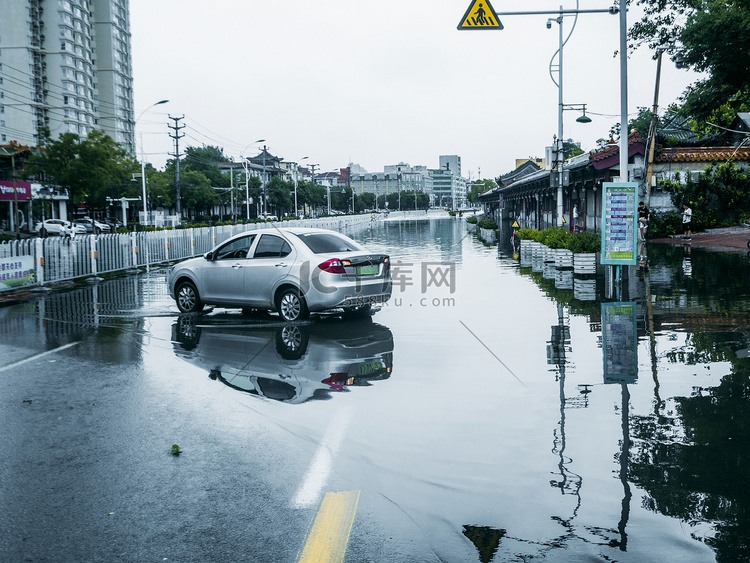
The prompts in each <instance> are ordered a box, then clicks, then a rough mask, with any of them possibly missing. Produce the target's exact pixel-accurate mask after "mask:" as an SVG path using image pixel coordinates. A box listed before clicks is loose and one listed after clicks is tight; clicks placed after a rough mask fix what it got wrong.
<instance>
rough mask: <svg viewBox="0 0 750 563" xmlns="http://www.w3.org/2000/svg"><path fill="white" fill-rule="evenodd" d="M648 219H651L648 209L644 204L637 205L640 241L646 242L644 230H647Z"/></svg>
mask: <svg viewBox="0 0 750 563" xmlns="http://www.w3.org/2000/svg"><path fill="white" fill-rule="evenodd" d="M649 219H651V213H650V212H649V210H648V207H646V204H645V203H643V202H640V203H639V204H638V233H639V234H640V237H639V238H640V239H641V240H646V229H648V221H649Z"/></svg>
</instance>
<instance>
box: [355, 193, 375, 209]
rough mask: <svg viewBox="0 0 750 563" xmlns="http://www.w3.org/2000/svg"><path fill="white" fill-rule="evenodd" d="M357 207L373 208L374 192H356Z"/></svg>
mask: <svg viewBox="0 0 750 563" xmlns="http://www.w3.org/2000/svg"><path fill="white" fill-rule="evenodd" d="M357 209H358V210H360V211H364V210H365V209H375V194H374V193H371V192H365V193H363V194H362V193H357Z"/></svg>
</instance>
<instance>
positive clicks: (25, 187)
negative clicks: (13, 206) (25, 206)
mask: <svg viewBox="0 0 750 563" xmlns="http://www.w3.org/2000/svg"><path fill="white" fill-rule="evenodd" d="M15 184H16V193H17V194H18V195H17V196H15V195H13V181H12V180H0V201H29V200H31V184H30V183H29V182H21V181H20V180H16V182H15Z"/></svg>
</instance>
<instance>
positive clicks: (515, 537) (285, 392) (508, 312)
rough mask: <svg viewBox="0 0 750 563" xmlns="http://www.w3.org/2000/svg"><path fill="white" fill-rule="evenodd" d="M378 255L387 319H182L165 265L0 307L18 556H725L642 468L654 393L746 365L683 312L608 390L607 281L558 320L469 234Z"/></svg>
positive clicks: (0, 541)
mask: <svg viewBox="0 0 750 563" xmlns="http://www.w3.org/2000/svg"><path fill="white" fill-rule="evenodd" d="M355 238H358V239H359V240H361V241H362V242H364V244H366V245H367V246H368V247H369V248H370V249H372V250H373V251H388V252H389V253H390V254H391V255H392V256H393V257H394V260H395V261H398V262H400V263H401V266H400V268H401V271H400V275H399V283H398V284H397V286H396V288H395V291H394V297H393V299H392V301H391V302H390V303H389V305H388V306H386V307H383V309H382V310H380V311H379V312H377V313H376V314H375V315H374V316H373V317H372V318H371V319H360V320H359V321H355V322H346V321H344V320H342V319H341V318H339V317H336V316H335V315H334V316H331V315H323V316H315V317H313V318H312V319H311V320H310V322H307V323H304V324H302V325H298V326H295V327H292V328H289V327H286V326H284V325H282V324H280V323H279V322H278V321H277V319H276V318H274V317H265V316H256V317H247V316H243V315H241V314H240V313H239V312H238V311H231V310H222V309H215V310H212V311H208V312H206V313H204V314H201V315H196V316H187V317H186V316H180V315H179V314H178V313H177V308H176V306H175V304H174V303H173V302H172V301H171V299H170V298H169V297H168V295H167V294H166V285H165V270H164V269H157V270H153V271H151V272H148V273H140V274H138V275H135V276H127V277H122V278H116V279H112V280H107V281H103V282H100V283H98V284H84V285H83V286H81V287H75V288H70V289H68V290H66V291H59V292H52V293H48V294H44V295H33V296H30V297H29V299H28V300H26V301H23V302H21V303H17V304H13V305H7V306H3V307H0V335H1V336H2V338H1V339H0V358H2V360H1V361H0V428H2V429H3V432H2V439H0V561H3V562H4V561H11V562H16V561H19V562H21V561H54V562H58V561H62V562H68V561H70V562H78V561H85V562H89V561H95V562H99V561H101V562H110V561H128V562H129V561H133V562H142V561H176V562H198V561H200V562H205V561H217V562H223V561H251V562H256V561H257V562H277V561H278V562H291V561H304V562H307V561H324V560H326V559H324V558H322V557H316V556H315V555H310V554H309V552H308V551H307V550H308V549H312V548H311V546H313V547H318V548H321V549H322V550H323V552H325V553H327V554H329V555H330V554H335V553H339V554H340V557H338V558H335V557H334V560H338V561H342V560H343V561H346V562H349V563H351V562H370V561H373V562H391V561H393V562H402V561H409V562H412V561H414V562H422V561H425V562H436V561H445V562H454V561H455V562H462V563H463V562H478V561H479V562H489V561H495V562H497V561H523V560H529V559H531V558H534V559H537V560H547V561H580V560H596V561H599V560H612V561H614V560H616V561H624V562H630V561H637V562H641V561H666V560H680V561H696V562H697V561H701V562H702V561H715V560H716V558H715V554H714V552H713V551H712V550H711V548H710V547H709V546H708V545H707V543H706V542H704V541H702V538H703V537H704V536H709V535H710V530H709V529H708V523H704V522H701V521H697V522H691V523H690V525H689V526H688V525H686V524H685V522H684V521H682V520H680V519H679V518H676V517H673V516H671V515H666V514H662V513H659V512H657V511H654V510H653V509H651V508H650V506H651V505H652V504H653V503H652V502H651V503H650V502H649V501H650V497H649V492H650V491H649V490H648V487H649V484H648V483H646V482H645V479H642V480H641V481H640V482H639V484H638V485H636V484H635V482H629V481H628V478H627V471H626V470H625V469H624V467H625V466H624V465H623V464H622V463H620V459H621V457H620V456H621V454H622V447H623V443H624V440H625V438H626V434H625V433H626V432H628V431H629V430H628V428H629V427H628V421H627V416H626V415H623V413H630V416H632V417H633V419H634V420H635V419H636V417H637V416H644V417H645V416H648V415H649V413H652V412H653V410H654V406H653V400H654V397H653V395H654V391H653V389H652V385H651V384H650V383H649V382H651V381H653V380H656V378H657V375H656V374H658V376H659V380H658V386H657V390H658V393H659V394H660V397H661V398H660V400H662V402H664V403H665V404H667V405H668V406H669V408H672V407H671V405H673V404H674V402H675V401H677V399H675V397H677V398H680V397H686V396H689V395H690V394H691V393H693V392H694V390H695V388H697V387H700V388H704V389H709V388H711V387H712V386H714V385H717V383H718V381H719V380H720V377H721V376H722V375H723V374H724V373H726V370H727V367H726V364H725V363H721V362H718V361H717V362H714V363H713V364H709V365H696V364H695V363H690V362H687V361H685V362H683V363H681V362H679V361H675V360H674V357H675V355H674V354H673V355H670V354H669V351H670V350H676V351H677V352H676V354H677V353H679V351H680V350H684V349H686V348H687V347H688V346H689V338H688V337H687V336H686V334H687V331H688V329H687V328H682V326H681V325H680V323H681V322H684V320H683V319H682V317H677V320H675V316H674V315H675V313H674V311H673V309H671V308H669V307H671V305H668V304H667V305H661V307H663V308H664V309H663V310H661V313H660V314H663V315H665V317H664V318H665V319H666V320H668V321H669V325H668V326H667V325H666V320H665V326H667V328H664V329H662V330H660V331H659V332H657V333H655V334H654V336H653V340H651V341H649V340H648V339H646V338H645V337H643V334H644V333H643V330H644V324H643V321H642V319H640V317H639V320H638V323H639V324H638V326H639V331H640V332H639V334H640V335H641V337H642V339H641V341H640V343H639V346H640V351H639V356H638V365H639V370H640V372H642V373H641V374H640V381H638V378H636V379H635V380H634V381H633V383H632V384H630V385H625V384H619V383H618V384H608V382H607V381H603V376H602V348H601V318H598V315H599V314H600V312H601V304H600V301H601V300H602V297H601V287H602V285H603V284H602V283H601V280H600V281H599V282H597V281H596V280H590V279H589V280H586V282H587V283H588V282H591V283H593V286H592V287H593V288H594V289H593V293H592V294H591V295H590V297H585V298H582V299H590V300H591V301H587V300H578V299H577V298H576V299H573V297H572V295H573V290H572V289H570V290H564V291H563V292H562V293H561V294H562V295H563V298H564V299H566V300H567V301H563V300H560V301H555V300H554V299H553V298H552V297H551V295H550V289H549V287H547V286H545V287H546V289H542V286H541V285H537V284H540V283H541V282H540V280H541V279H542V274H541V273H539V274H538V275H533V274H532V273H531V272H530V271H525V270H524V271H522V270H521V269H519V264H518V262H517V260H516V259H514V258H513V257H512V256H509V255H507V254H504V253H503V252H502V250H501V251H500V252H498V249H497V247H487V246H485V245H483V244H482V243H481V242H480V241H478V240H477V239H476V238H474V237H473V236H471V235H469V234H468V233H467V230H466V225H465V224H464V222H462V221H456V220H450V219H445V220H439V221H428V222H423V223H419V224H417V223H416V222H408V221H406V222H402V223H391V224H387V225H379V226H378V227H377V228H376V229H373V230H371V231H367V232H364V233H357V234H356V237H355ZM700 256H701V254H700V252H698V251H696V253H695V254H694V255H693V256H692V259H693V267H692V272H693V273H692V275H693V276H695V277H696V278H697V277H698V276H699V275H702V274H701V273H700V268H701V267H702V266H701V262H700V260H699V258H700ZM677 260H678V261H677V262H676V264H677V265H676V266H672V265H670V264H669V263H666V262H665V263H664V264H662V263H661V261H659V260H657V258H656V257H655V258H654V261H653V263H652V266H651V268H652V269H651V272H653V274H652V275H653V278H652V279H653V282H652V283H653V285H654V287H656V286H658V285H659V284H662V285H664V286H665V289H664V293H665V294H667V295H668V297H669V298H670V299H672V297H673V295H675V294H678V293H679V291H680V288H679V287H677V286H675V287H674V288H672V287H671V286H669V284H672V283H675V282H672V281H671V277H670V276H672V272H673V270H674V268H677V270H674V271H675V272H677V273H679V276H678V275H677V274H675V275H674V278H675V279H679V280H683V278H684V277H685V276H684V275H683V274H682V273H680V271H679V268H680V267H682V268H683V270H684V268H685V257H683V256H682V251H681V252H680V256H679V257H678V258H677ZM738 267H739V268H745V267H746V265H745V264H744V262H742V263H741V264H739V265H738ZM529 270H530V269H529ZM440 280H442V281H443V282H445V283H443V284H440V283H437V282H439V281H440ZM431 282H435V283H431ZM597 283H599V286H598V287H599V288H598V289H597ZM679 283H683V281H679ZM632 285H633V288H634V295H635V293H636V291H638V292H645V286H644V283H643V279H641V278H637V277H635V276H633V278H632ZM667 286H669V287H667ZM552 287H553V288H554V284H553V285H552ZM587 287H589V286H587ZM649 291H650V290H649ZM734 293H735V296H736V295H737V292H736V291H735V292H734ZM655 295H656V294H655ZM736 298H739V297H736ZM742 298H743V299H744V296H743V297H742ZM634 299H636V298H635V297H634ZM637 299H638V300H642V301H643V302H648V303H651V302H652V301H653V303H654V304H655V307H656V308H657V309H658V308H659V306H660V301H659V300H658V299H656V298H654V299H653V300H651V298H648V299H642V298H641V297H637ZM640 303H641V301H639V306H640ZM670 303H671V302H670ZM640 311H641V313H640V314H641V315H643V314H644V313H643V311H645V308H641V309H640ZM657 313H659V310H657ZM658 320H659V318H658V317H657V321H658ZM701 320H702V322H705V317H701ZM556 335H557V336H560V335H563V336H564V337H565V339H564V340H561V341H558V340H556V338H557V336H556ZM650 347H651V348H654V349H659V350H661V351H662V354H661V355H660V356H659V357H654V358H651V357H650V356H649V353H648V350H649V349H650ZM560 358H562V359H560ZM709 368H713V369H709ZM625 407H627V408H625ZM664 416H667V413H665V414H664ZM670 416H671V415H670ZM660 420H662V422H661V423H664V422H663V419H660ZM633 426H634V427H635V423H633ZM675 427H676V428H677V426H675ZM680 432H681V429H680V428H677V429H676V430H675V431H674V435H675V436H678V435H680ZM628 440H629V438H628ZM640 443H644V441H643V440H642V441H641V442H640ZM173 445H177V446H179V448H180V450H181V451H182V453H181V454H180V455H179V456H174V455H172V454H171V450H172V447H173ZM633 471H635V470H633ZM680 494H681V493H680V492H675V493H674V495H675V496H674V497H670V498H679V497H680ZM685 494H686V495H689V494H690V492H689V491H688V492H686V493H685ZM696 494H698V493H696ZM319 523H322V524H327V525H328V528H325V527H324V528H323V530H324V532H323V533H322V536H321V535H316V531H317V530H318V528H317V526H318V524H319ZM323 536H324V537H323ZM321 537H322V539H321ZM316 538H317V539H316ZM342 544H343V546H344V548H345V551H336V550H337V549H339V548H340V546H341V545H342ZM321 546H322V547H321Z"/></svg>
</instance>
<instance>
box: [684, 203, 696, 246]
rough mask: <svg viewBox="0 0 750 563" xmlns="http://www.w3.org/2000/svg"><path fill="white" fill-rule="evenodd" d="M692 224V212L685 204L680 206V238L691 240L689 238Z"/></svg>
mask: <svg viewBox="0 0 750 563" xmlns="http://www.w3.org/2000/svg"><path fill="white" fill-rule="evenodd" d="M692 222H693V210H692V209H690V206H688V204H687V203H683V204H682V238H683V239H685V240H693V239H692V238H691V236H690V234H691V229H692Z"/></svg>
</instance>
